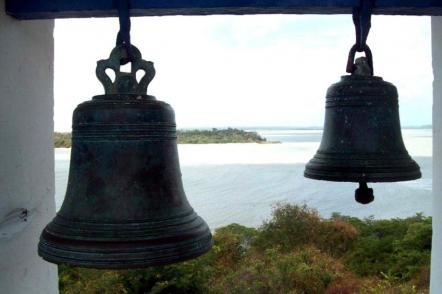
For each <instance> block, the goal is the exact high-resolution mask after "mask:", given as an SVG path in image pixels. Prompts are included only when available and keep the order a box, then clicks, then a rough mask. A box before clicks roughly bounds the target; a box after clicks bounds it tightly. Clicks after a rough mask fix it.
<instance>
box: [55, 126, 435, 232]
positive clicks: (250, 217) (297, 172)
mask: <svg viewBox="0 0 442 294" xmlns="http://www.w3.org/2000/svg"><path fill="white" fill-rule="evenodd" d="M258 132H259V133H260V134H261V135H262V136H264V137H266V138H267V139H268V140H269V141H280V142H282V143H281V144H204V145H179V147H178V149H179V155H180V163H181V171H182V174H183V181H184V188H185V191H186V194H187V198H188V199H189V201H190V203H191V205H192V206H193V208H194V209H195V210H196V211H197V213H198V214H199V215H201V216H202V217H203V218H204V219H205V220H206V221H207V223H208V224H209V226H210V227H211V228H212V229H215V228H217V227H220V226H223V225H227V224H230V223H240V224H243V225H246V226H255V227H256V226H259V225H260V224H261V223H262V221H263V220H265V219H268V218H269V217H270V215H271V211H272V207H274V206H275V205H276V204H277V203H280V202H282V203H298V204H304V203H305V204H307V205H308V206H310V207H313V208H316V209H318V211H319V212H320V214H321V215H322V216H324V217H329V216H330V215H331V214H332V213H333V212H339V213H341V214H344V215H351V216H356V217H361V218H362V217H370V216H373V217H375V218H395V217H400V218H402V217H407V216H412V215H414V214H416V213H418V212H422V213H424V214H425V215H432V213H431V184H432V183H431V178H432V166H431V165H432V162H431V155H432V132H431V130H430V129H419V130H403V136H404V141H405V145H406V147H407V149H408V152H409V153H410V154H411V155H412V156H413V158H414V159H415V160H416V161H417V162H418V164H419V165H420V167H421V171H422V179H419V180H416V181H409V182H400V183H385V184H372V185H371V187H372V188H374V192H375V201H374V202H372V203H371V204H369V205H360V204H358V203H356V202H355V201H354V190H355V188H356V184H355V183H334V182H326V181H314V180H309V179H306V178H304V177H303V171H304V165H305V163H306V162H307V161H308V160H309V159H310V158H311V157H312V156H313V155H314V153H315V152H316V149H317V148H318V146H319V143H320V139H321V131H319V130H318V131H316V130H258ZM69 156H70V149H64V148H59V149H56V150H55V176H56V204H57V209H58V208H59V207H60V206H61V203H62V202H63V198H64V194H65V191H66V183H67V177H68V170H69Z"/></svg>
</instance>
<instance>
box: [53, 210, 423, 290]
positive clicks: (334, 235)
mask: <svg viewBox="0 0 442 294" xmlns="http://www.w3.org/2000/svg"><path fill="white" fill-rule="evenodd" d="M430 251H431V218H429V217H424V216H422V215H419V214H418V215H416V216H414V217H411V218H407V219H402V220H400V219H392V220H374V219H372V218H369V219H364V220H360V219H357V218H351V217H345V216H341V215H338V214H336V215H333V217H332V218H330V219H323V218H321V217H320V216H319V214H318V212H317V211H315V210H313V209H310V208H308V207H306V206H297V205H290V204H286V205H279V206H277V207H276V208H275V209H274V211H273V214H272V218H271V219H269V220H268V221H266V222H264V223H263V224H262V226H261V227H259V228H258V229H254V228H247V227H244V226H241V225H238V224H231V225H229V226H226V227H222V228H219V229H217V230H216V231H215V233H214V246H213V248H212V250H211V251H210V252H209V253H207V254H205V255H203V256H201V257H199V258H197V259H194V260H191V261H187V262H182V263H178V264H174V265H169V266H163V267H154V268H148V269H136V270H121V271H111V270H92V269H80V268H71V267H68V266H60V267H59V275H60V291H61V293H65V294H76V293H86V294H88V293H90V294H92V293H104V294H106V293H128V294H129V293H178V294H180V293H182V294H185V293H222V294H224V293H227V294H228V293H232V294H233V293H238V294H240V293H241V294H242V293H246V294H247V293H250V294H252V293H253V294H260V293H262V294H272V293H275V294H276V293H291V294H321V293H324V294H353V293H362V294H419V293H428V282H429V281H428V279H429V268H428V267H429V263H430Z"/></svg>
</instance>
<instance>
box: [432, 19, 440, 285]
mask: <svg viewBox="0 0 442 294" xmlns="http://www.w3.org/2000/svg"><path fill="white" fill-rule="evenodd" d="M431 30H432V46H433V50H432V51H433V74H434V82H433V245H432V252H431V282H430V290H431V293H433V294H438V293H441V291H442V17H432V18H431Z"/></svg>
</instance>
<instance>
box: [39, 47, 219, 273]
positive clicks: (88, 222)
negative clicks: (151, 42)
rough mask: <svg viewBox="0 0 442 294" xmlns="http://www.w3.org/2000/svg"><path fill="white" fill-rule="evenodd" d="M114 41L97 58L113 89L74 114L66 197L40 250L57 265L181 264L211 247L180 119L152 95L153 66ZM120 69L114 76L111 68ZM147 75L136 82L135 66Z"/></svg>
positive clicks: (108, 88) (106, 85)
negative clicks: (181, 155) (182, 156)
mask: <svg viewBox="0 0 442 294" xmlns="http://www.w3.org/2000/svg"><path fill="white" fill-rule="evenodd" d="M131 53H132V55H133V59H132V70H131V72H130V73H125V72H120V65H121V64H124V63H126V62H127V56H126V55H127V52H126V50H125V49H124V48H123V47H122V46H119V47H116V48H115V49H114V50H113V51H112V53H111V55H110V58H109V59H108V60H101V61H99V62H98V64H97V70H96V73H97V77H98V78H99V80H100V81H101V82H102V84H103V85H104V88H105V93H106V94H105V95H99V96H95V97H93V99H92V100H90V101H87V102H84V103H82V104H80V105H79V106H78V107H77V108H76V110H75V111H74V116H73V131H72V150H71V164H70V170H69V181H68V187H67V191H66V197H65V199H64V202H63V205H62V207H61V209H60V211H59V212H58V213H57V216H56V217H55V218H54V219H53V221H52V222H51V223H49V224H48V225H47V226H46V228H45V229H44V230H43V232H42V234H41V237H40V243H39V246H38V253H39V255H40V256H41V257H43V258H44V259H45V260H47V261H49V262H53V263H57V264H60V263H66V264H70V265H74V266H83V267H93V268H133V267H146V266H152V265H162V264H169V263H174V262H178V261H182V260H186V259H190V258H193V257H196V256H199V255H201V254H203V253H205V252H206V251H208V250H209V249H210V248H211V246H212V236H211V233H210V230H209V227H208V226H207V224H206V223H205V222H204V220H203V219H201V218H200V217H199V216H198V215H197V214H196V213H195V212H194V211H193V209H192V207H191V206H190V204H189V202H188V201H187V199H186V195H185V193H184V190H183V184H182V181H181V172H180V166H179V160H178V151H177V141H176V126H175V115H174V112H173V109H172V108H171V107H170V105H168V104H167V103H164V102H161V101H157V100H156V99H155V97H153V96H149V95H146V92H147V87H148V84H149V83H150V82H151V80H152V79H153V77H154V75H155V70H154V67H153V63H152V62H147V61H144V60H142V59H141V54H140V52H139V51H138V49H137V48H136V47H134V46H132V47H131ZM108 68H111V69H113V70H114V71H115V74H116V77H115V81H114V82H112V81H111V79H110V78H109V77H108V76H107V75H106V73H105V70H106V69H108ZM138 70H142V71H144V72H145V75H144V77H143V78H142V79H141V80H140V81H139V82H137V80H136V72H137V71H138Z"/></svg>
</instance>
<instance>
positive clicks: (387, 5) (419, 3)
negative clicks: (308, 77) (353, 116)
mask: <svg viewBox="0 0 442 294" xmlns="http://www.w3.org/2000/svg"><path fill="white" fill-rule="evenodd" d="M358 4H359V0H131V15H133V16H162V15H212V14H238V15H242V14H347V13H351V9H352V7H354V6H357V5H358ZM6 12H7V13H8V14H9V15H11V16H13V17H16V18H18V19H51V18H70V17H109V16H116V15H117V12H116V10H115V5H114V0H6ZM373 13H374V14H387V15H442V0H376V7H375V9H374V11H373Z"/></svg>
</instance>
